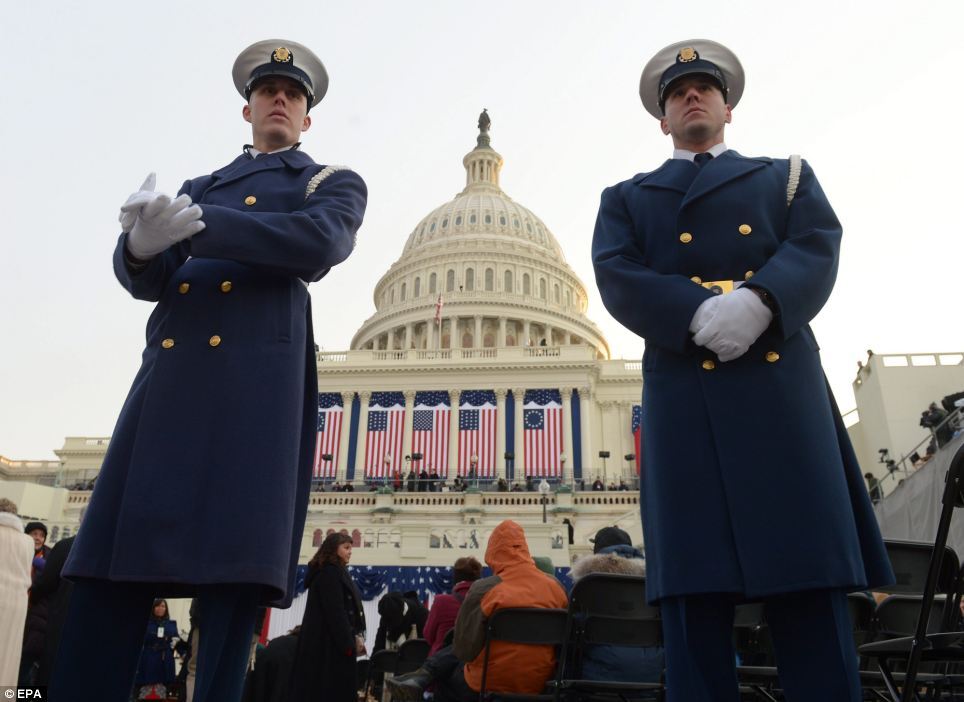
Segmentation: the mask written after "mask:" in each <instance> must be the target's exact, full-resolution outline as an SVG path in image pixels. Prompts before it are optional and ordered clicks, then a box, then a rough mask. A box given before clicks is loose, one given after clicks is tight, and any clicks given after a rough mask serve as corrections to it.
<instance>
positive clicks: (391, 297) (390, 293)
mask: <svg viewBox="0 0 964 702" xmlns="http://www.w3.org/2000/svg"><path fill="white" fill-rule="evenodd" d="M388 304H390V305H394V304H395V288H392V289H391V290H389V291H388Z"/></svg>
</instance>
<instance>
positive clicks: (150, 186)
mask: <svg viewBox="0 0 964 702" xmlns="http://www.w3.org/2000/svg"><path fill="white" fill-rule="evenodd" d="M156 182H157V174H156V173H148V174H147V178H145V179H144V183H143V184H142V185H141V187H140V189H139V190H138V191H137V192H136V193H132V194H131V196H130V197H129V198H127V202H125V203H124V204H123V205H121V208H120V215H118V217H117V219H118V221H119V222H120V224H121V231H122V232H124V233H125V234H127V233H129V232H130V230H131V229H132V228H133V226H134V222H135V221H136V220H137V215H138V213H139V212H140V211H141V209H142V208H143V207H144V205H146V204H148V203H149V202H153V201H154V199H155V198H157V197H158V196H159V195H160V193H157V192H154V184H155V183H156Z"/></svg>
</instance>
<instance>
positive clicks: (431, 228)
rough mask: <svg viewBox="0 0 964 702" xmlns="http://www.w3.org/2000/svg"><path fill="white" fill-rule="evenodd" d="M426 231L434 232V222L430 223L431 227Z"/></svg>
mask: <svg viewBox="0 0 964 702" xmlns="http://www.w3.org/2000/svg"><path fill="white" fill-rule="evenodd" d="M428 230H429V231H430V232H434V231H435V222H432V226H430V227H429V228H428Z"/></svg>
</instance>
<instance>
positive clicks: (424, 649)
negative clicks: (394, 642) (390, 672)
mask: <svg viewBox="0 0 964 702" xmlns="http://www.w3.org/2000/svg"><path fill="white" fill-rule="evenodd" d="M429 648H431V647H430V646H429V644H428V641H426V640H425V639H409V640H408V641H406V642H404V643H403V644H402V645H401V646H399V647H398V651H396V653H397V654H398V655H397V656H396V658H395V675H401V674H402V673H411V672H412V671H413V670H418V669H419V668H421V667H422V663H424V662H425V659H426V658H428V650H429Z"/></svg>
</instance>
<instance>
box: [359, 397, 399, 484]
mask: <svg viewBox="0 0 964 702" xmlns="http://www.w3.org/2000/svg"><path fill="white" fill-rule="evenodd" d="M404 422H405V397H404V396H403V395H402V393H400V392H373V393H372V396H371V400H369V403H368V427H367V434H366V437H365V477H367V478H386V477H391V476H392V475H394V474H395V472H396V471H401V469H402V455H403V452H402V435H403V433H404Z"/></svg>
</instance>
